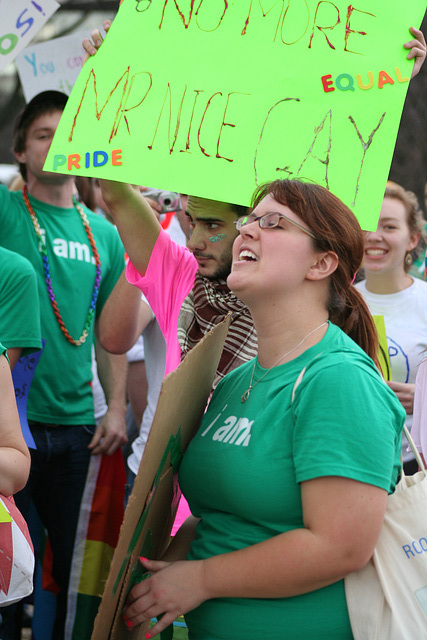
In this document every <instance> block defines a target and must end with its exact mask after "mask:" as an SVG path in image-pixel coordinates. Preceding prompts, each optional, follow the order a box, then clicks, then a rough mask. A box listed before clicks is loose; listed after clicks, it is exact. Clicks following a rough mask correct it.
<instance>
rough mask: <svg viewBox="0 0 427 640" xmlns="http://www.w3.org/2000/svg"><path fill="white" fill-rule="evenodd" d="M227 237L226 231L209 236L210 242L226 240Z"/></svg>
mask: <svg viewBox="0 0 427 640" xmlns="http://www.w3.org/2000/svg"><path fill="white" fill-rule="evenodd" d="M226 237H227V234H226V233H217V234H216V236H211V237H210V238H209V242H219V241H220V240H224V239H225V238H226Z"/></svg>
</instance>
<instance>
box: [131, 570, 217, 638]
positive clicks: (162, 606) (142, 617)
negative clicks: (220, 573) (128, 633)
mask: <svg viewBox="0 0 427 640" xmlns="http://www.w3.org/2000/svg"><path fill="white" fill-rule="evenodd" d="M140 562H141V564H142V565H143V566H144V567H145V568H146V569H147V571H148V572H149V573H150V574H151V575H150V577H149V578H147V579H145V580H143V581H142V582H140V583H139V584H137V585H136V586H135V587H134V588H133V589H132V591H131V592H130V594H129V598H128V601H127V604H126V607H125V609H124V610H123V619H124V621H125V623H126V626H127V627H128V629H129V630H131V629H134V628H135V626H136V625H138V624H141V623H142V622H146V621H147V620H151V618H157V617H158V616H160V615H161V614H163V615H162V617H161V619H160V620H159V621H158V622H157V623H156V624H155V625H154V627H152V628H151V629H150V631H149V634H147V636H146V637H147V638H151V637H153V636H155V635H157V634H158V633H160V632H161V631H163V630H164V629H166V627H168V626H169V625H170V624H172V623H173V621H174V620H176V618H178V617H179V616H180V615H182V614H184V613H187V611H190V610H191V609H194V608H195V607H197V606H199V604H201V603H202V602H204V600H207V599H208V595H207V593H206V591H205V588H204V586H203V583H204V578H203V575H204V564H203V561H188V560H184V561H179V562H158V561H155V560H147V559H146V558H140Z"/></svg>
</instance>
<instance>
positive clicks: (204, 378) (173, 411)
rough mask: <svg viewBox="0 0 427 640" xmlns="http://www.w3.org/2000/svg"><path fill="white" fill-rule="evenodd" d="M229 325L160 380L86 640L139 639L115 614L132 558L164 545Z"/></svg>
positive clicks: (133, 575)
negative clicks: (181, 471)
mask: <svg viewBox="0 0 427 640" xmlns="http://www.w3.org/2000/svg"><path fill="white" fill-rule="evenodd" d="M230 320H231V317H230V316H228V317H227V318H226V319H225V320H224V321H223V322H221V323H220V324H219V325H217V326H216V327H215V328H214V329H212V331H210V332H209V333H208V334H207V335H206V336H205V337H204V338H203V340H201V341H200V342H199V344H198V345H197V346H196V347H194V349H192V350H191V351H190V352H189V353H188V354H187V356H186V357H185V359H184V360H183V362H181V364H180V365H179V367H178V368H177V369H176V370H175V371H173V372H172V373H171V374H169V375H168V376H166V378H165V379H164V381H163V385H162V389H161V392H160V396H159V402H158V405H157V411H156V414H155V416H154V420H153V425H152V427H151V431H150V435H149V438H148V442H147V445H146V447H145V450H144V455H143V457H142V460H141V464H140V470H139V473H138V475H137V477H136V480H135V485H134V488H133V492H132V495H131V496H130V498H129V502H128V506H127V509H126V512H125V517H124V521H123V525H122V528H121V530H120V537H119V541H118V544H117V547H116V550H115V553H114V557H113V561H112V563H111V569H110V574H109V576H108V580H107V583H106V585H105V591H104V596H103V599H102V602H101V605H100V608H99V611H98V615H97V618H96V620H95V626H94V631H93V635H92V640H105V638H110V640H118V639H123V640H124V639H125V638H126V639H128V638H134V639H135V638H138V639H143V638H145V633H146V632H147V629H148V626H149V623H147V624H145V625H140V626H138V627H137V628H136V629H135V631H133V632H132V633H129V631H128V630H127V628H126V626H125V624H124V622H123V619H122V616H121V612H122V609H123V606H124V603H125V601H126V597H127V594H128V591H129V590H130V588H131V586H133V583H134V582H135V580H138V579H139V577H140V573H142V571H140V570H141V569H142V567H141V564H140V563H139V561H138V557H139V556H140V555H145V556H146V557H149V558H152V559H155V558H159V557H161V555H162V553H163V552H164V551H165V549H166V547H167V544H168V542H169V539H170V532H171V528H172V524H173V520H174V517H175V512H176V508H177V506H178V502H179V498H180V491H179V488H178V485H177V470H178V466H179V462H180V460H181V457H182V454H183V452H185V450H186V448H187V446H188V443H189V442H190V440H191V438H192V436H193V434H194V433H195V431H196V429H197V428H198V426H199V424H200V421H201V419H202V416H203V413H204V410H205V407H206V403H207V400H208V398H209V395H210V392H211V387H212V382H213V379H214V376H215V372H216V369H217V366H218V363H219V360H220V356H221V352H222V347H223V344H224V340H225V338H226V335H227V331H228V327H229V325H230Z"/></svg>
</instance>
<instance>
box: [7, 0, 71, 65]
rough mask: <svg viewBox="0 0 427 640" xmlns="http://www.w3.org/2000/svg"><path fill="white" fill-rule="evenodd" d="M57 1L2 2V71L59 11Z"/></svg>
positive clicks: (23, 0)
mask: <svg viewBox="0 0 427 640" xmlns="http://www.w3.org/2000/svg"><path fill="white" fill-rule="evenodd" d="M59 6H60V5H59V4H58V3H57V2H55V0H37V2H35V1H34V0H0V71H1V70H2V69H4V68H5V67H6V66H7V65H8V64H9V63H10V62H12V60H14V59H15V58H16V56H17V55H18V53H19V52H20V51H22V49H23V48H24V47H26V46H27V44H29V43H30V42H31V40H32V39H33V38H34V36H35V35H36V33H37V32H38V31H40V29H41V28H42V26H43V25H44V24H45V22H47V21H48V20H49V18H50V16H51V15H53V14H54V13H55V11H56V10H57V9H59Z"/></svg>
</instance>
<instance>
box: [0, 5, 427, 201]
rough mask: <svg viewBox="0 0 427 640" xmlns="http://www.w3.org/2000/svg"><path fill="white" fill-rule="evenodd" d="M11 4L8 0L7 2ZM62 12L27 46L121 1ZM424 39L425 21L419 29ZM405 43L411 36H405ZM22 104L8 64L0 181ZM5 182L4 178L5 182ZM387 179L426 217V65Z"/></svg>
mask: <svg viewBox="0 0 427 640" xmlns="http://www.w3.org/2000/svg"><path fill="white" fill-rule="evenodd" d="M9 1H10V2H12V0H9ZM57 1H58V4H60V8H59V9H58V11H56V13H54V15H53V16H52V17H51V18H50V19H49V20H48V22H47V23H46V24H45V26H44V27H43V28H42V29H41V31H39V33H38V34H37V36H36V37H35V38H34V40H33V41H32V43H31V44H35V43H36V42H44V41H47V40H51V39H52V38H59V37H61V36H66V35H70V34H73V33H81V32H87V35H89V34H90V31H91V30H92V29H93V28H95V27H97V26H102V22H103V20H105V19H107V18H109V19H113V18H114V16H115V14H116V12H117V8H118V5H119V0H57ZM421 29H422V31H423V33H424V35H425V36H426V37H427V17H425V18H424V22H423V25H422V27H421ZM408 39H409V34H408ZM24 104H25V98H24V94H23V91H22V87H21V83H20V80H19V76H18V72H17V67H16V63H15V62H13V63H11V64H10V65H9V66H8V67H6V69H4V70H3V72H2V73H1V75H0V165H9V167H8V166H0V181H2V182H5V181H7V174H8V173H10V171H11V167H10V165H13V164H14V158H13V155H12V152H11V151H10V148H11V145H12V126H13V121H14V118H15V115H16V114H17V113H18V112H19V111H20V110H21V108H22V107H23V106H24ZM5 176H6V177H5ZM390 179H391V180H394V181H395V182H398V183H400V184H402V185H403V186H404V187H405V188H406V189H410V190H412V191H414V192H415V193H416V195H417V197H418V199H419V201H420V204H421V206H422V208H423V210H424V213H425V214H427V203H426V198H427V192H426V182H427V62H426V63H425V64H424V66H423V68H422V69H421V72H420V74H419V75H418V76H417V78H416V79H415V81H414V82H411V84H410V87H409V91H408V95H407V98H406V103H405V108H404V111H403V116H402V120H401V126H400V130H399V134H398V138H397V144H396V148H395V152H394V156H393V162H392V166H391V171H390Z"/></svg>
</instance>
